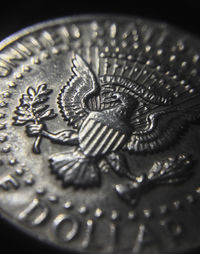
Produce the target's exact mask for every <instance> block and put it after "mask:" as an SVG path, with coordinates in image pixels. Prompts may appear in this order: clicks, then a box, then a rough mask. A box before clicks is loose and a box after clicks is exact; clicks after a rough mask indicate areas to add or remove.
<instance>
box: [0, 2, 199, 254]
mask: <svg viewBox="0 0 200 254" xmlns="http://www.w3.org/2000/svg"><path fill="white" fill-rule="evenodd" d="M196 2H197V3H198V1H196ZM192 4H193V5H192ZM91 13H93V14H94V13H102V14H103V13H112V14H128V15H137V16H140V17H146V18H152V19H154V20H158V21H165V22H167V23H170V24H172V25H175V26H177V27H179V28H181V29H184V30H186V31H189V32H191V33H193V34H196V35H197V36H200V8H199V7H198V5H197V4H195V3H194V1H187V3H184V2H182V1H177V2H176V1H173V2H169V1H160V2H158V3H155V2H152V1H148V2H145V0H143V2H141V1H137V2H136V1H124V0H123V1H122V0H116V1H109V0H107V1H101V0H93V1H92V2H87V1H84V0H82V1H77V0H71V1H66V0H65V1H58V0H57V1H54V0H50V1H49V2H46V1H43V0H41V1H40V2H39V1H33V0H30V1H24V2H22V1H13V2H12V1H11V2H7V3H6V2H5V1H4V3H3V1H1V9H0V40H2V39H4V38H6V37H7V36H9V35H10V34H12V33H14V32H16V31H18V30H20V29H22V28H25V27H27V26H30V25H32V24H35V23H38V22H40V21H45V20H48V19H52V18H57V17H63V16H69V15H76V14H91ZM199 244H200V243H199ZM3 249H4V251H3ZM163 251H164V250H163ZM4 252H6V253H14V252H19V253H37V252H38V253H48V254H51V253H57V250H55V249H54V248H52V247H48V246H46V245H42V244H39V243H37V242H36V241H35V240H33V239H29V238H28V237H27V236H25V235H23V234H22V233H20V232H19V231H17V230H15V229H13V228H12V227H11V226H9V225H8V224H7V223H6V222H4V221H2V220H1V221H0V253H4ZM65 253H66V252H65ZM199 253H200V250H197V251H192V252H190V254H199ZM66 254H67V253H66ZM94 254H95V253H94Z"/></svg>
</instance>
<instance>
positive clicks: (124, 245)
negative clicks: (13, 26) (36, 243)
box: [0, 16, 200, 254]
mask: <svg viewBox="0 0 200 254" xmlns="http://www.w3.org/2000/svg"><path fill="white" fill-rule="evenodd" d="M199 54H200V47H199V40H198V39H197V38H195V37H192V36H191V35H187V34H185V33H183V32H181V31H178V30H176V29H175V28H173V27H170V26H168V25H166V24H161V23H156V22H152V21H149V20H145V19H144V20H143V19H139V18H126V17H114V16H112V17H108V16H97V17H94V16H80V17H78V16H77V17H73V18H63V19H58V20H53V21H50V22H46V23H41V24H39V25H36V26H33V27H30V28H28V29H25V30H23V31H21V32H19V33H17V34H15V35H13V36H11V37H9V38H8V39H6V40H4V41H3V42H2V43H1V51H0V86H1V93H0V153H1V159H0V212H1V214H2V216H3V217H4V218H5V219H7V220H8V221H9V222H10V223H12V224H13V225H15V226H16V227H17V228H19V229H21V230H22V231H24V232H25V233H26V234H28V235H31V236H32V237H33V238H36V239H39V240H40V241H42V242H45V243H48V244H50V245H52V246H56V247H58V249H63V250H65V251H66V253H68V251H76V252H78V253H91V254H93V253H95V254H107V253H114V254H124V253H126V254H131V253H134V254H147V253H148V254H161V253H162V254H163V253H183V252H185V251H190V250H192V249H195V248H197V247H199V241H200V239H199V238H200V234H199V233H200V232H199V231H200V230H199V228H200V220H199V209H200V205H199V198H200V197H199V195H200V185H199V180H200V173H199V153H200V146H199V141H200V136H199V117H200V79H199V72H200V68H199Z"/></svg>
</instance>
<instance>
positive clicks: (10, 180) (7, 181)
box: [0, 175, 19, 190]
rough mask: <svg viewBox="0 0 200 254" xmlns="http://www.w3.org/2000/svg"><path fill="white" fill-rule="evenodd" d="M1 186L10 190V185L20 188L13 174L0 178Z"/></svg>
mask: <svg viewBox="0 0 200 254" xmlns="http://www.w3.org/2000/svg"><path fill="white" fill-rule="evenodd" d="M0 187H1V188H3V189H4V190H9V189H10V187H12V188H14V189H17V188H19V183H18V182H17V180H16V179H15V178H14V176H12V175H7V176H5V177H3V178H2V179H0Z"/></svg>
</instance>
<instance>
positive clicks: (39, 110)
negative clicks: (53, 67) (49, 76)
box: [13, 84, 56, 153]
mask: <svg viewBox="0 0 200 254" xmlns="http://www.w3.org/2000/svg"><path fill="white" fill-rule="evenodd" d="M51 92H52V89H47V85H46V84H41V85H39V86H38V87H37V90H35V89H34V88H33V87H28V89H27V92H26V94H23V95H22V97H21V99H20V105H19V106H18V107H16V109H17V110H16V111H15V114H16V116H15V117H13V119H14V123H13V124H14V125H25V124H27V123H28V122H33V123H34V124H38V125H39V124H41V123H42V121H44V120H50V119H52V118H54V117H56V114H55V113H54V110H53V109H48V108H49V105H46V104H45V102H47V100H48V99H49V97H48V95H49V94H50V93H51ZM41 138H42V136H41V134H38V136H37V137H36V139H35V141H34V144H33V152H34V153H40V148H39V145H40V142H41Z"/></svg>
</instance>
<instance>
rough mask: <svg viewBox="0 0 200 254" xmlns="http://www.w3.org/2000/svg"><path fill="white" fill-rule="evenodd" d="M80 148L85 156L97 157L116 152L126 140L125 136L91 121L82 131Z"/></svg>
mask: <svg viewBox="0 0 200 254" xmlns="http://www.w3.org/2000/svg"><path fill="white" fill-rule="evenodd" d="M79 137H80V147H81V149H82V150H83V152H84V154H86V155H90V156H96V155H100V154H105V153H107V152H112V151H115V150H116V149H117V148H118V147H119V146H120V145H121V144H122V143H123V141H124V140H125V134H123V133H121V132H119V131H117V130H114V129H113V128H109V127H108V126H106V125H104V124H102V123H100V122H97V121H95V120H94V119H89V121H87V124H85V126H84V128H83V129H81V130H80V133H79Z"/></svg>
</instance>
